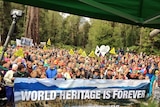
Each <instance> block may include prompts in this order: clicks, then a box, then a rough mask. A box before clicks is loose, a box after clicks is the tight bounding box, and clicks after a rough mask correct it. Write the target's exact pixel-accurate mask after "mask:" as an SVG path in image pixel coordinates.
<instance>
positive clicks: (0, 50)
mask: <svg viewBox="0 0 160 107" xmlns="http://www.w3.org/2000/svg"><path fill="white" fill-rule="evenodd" d="M2 50H3V47H2V46H1V47H0V54H2Z"/></svg>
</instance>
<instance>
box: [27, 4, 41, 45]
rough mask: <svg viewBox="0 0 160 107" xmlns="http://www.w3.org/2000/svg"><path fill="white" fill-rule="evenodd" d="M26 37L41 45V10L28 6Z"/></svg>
mask: <svg viewBox="0 0 160 107" xmlns="http://www.w3.org/2000/svg"><path fill="white" fill-rule="evenodd" d="M25 37H28V38H31V39H33V42H34V44H39V41H40V40H39V8H36V7H31V6H28V9H27V19H26V29H25Z"/></svg>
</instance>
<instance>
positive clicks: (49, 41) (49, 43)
mask: <svg viewBox="0 0 160 107" xmlns="http://www.w3.org/2000/svg"><path fill="white" fill-rule="evenodd" d="M47 45H49V46H51V39H50V38H49V39H48V41H47Z"/></svg>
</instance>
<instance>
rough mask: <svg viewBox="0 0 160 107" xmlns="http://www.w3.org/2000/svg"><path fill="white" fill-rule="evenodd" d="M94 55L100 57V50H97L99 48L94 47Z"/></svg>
mask: <svg viewBox="0 0 160 107" xmlns="http://www.w3.org/2000/svg"><path fill="white" fill-rule="evenodd" d="M95 54H96V55H97V56H98V57H99V55H100V48H99V46H96V50H95Z"/></svg>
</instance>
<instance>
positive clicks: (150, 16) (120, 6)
mask: <svg viewBox="0 0 160 107" xmlns="http://www.w3.org/2000/svg"><path fill="white" fill-rule="evenodd" d="M4 1H9V2H15V3H20V4H25V5H31V6H36V7H41V8H45V9H50V10H55V11H60V12H66V13H71V14H76V15H80V16H86V17H90V18H96V19H103V20H108V21H114V22H121V23H127V24H133V25H139V26H146V27H152V28H160V0H4Z"/></svg>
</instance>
